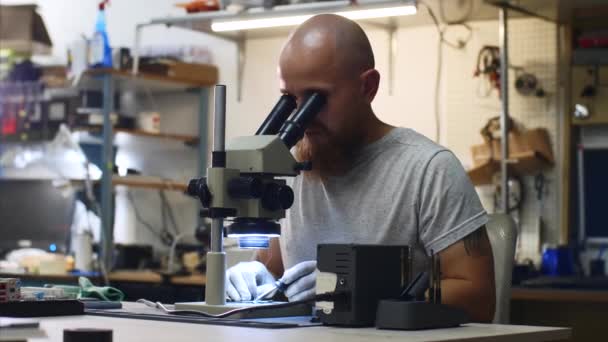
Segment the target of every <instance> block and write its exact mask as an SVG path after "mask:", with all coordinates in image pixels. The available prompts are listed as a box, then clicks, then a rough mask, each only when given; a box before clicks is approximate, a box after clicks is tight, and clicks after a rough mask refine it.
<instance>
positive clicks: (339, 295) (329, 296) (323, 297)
mask: <svg viewBox="0 0 608 342" xmlns="http://www.w3.org/2000/svg"><path fill="white" fill-rule="evenodd" d="M347 296H348V295H347V293H346V292H328V293H323V294H318V295H315V296H314V297H312V298H309V299H304V300H296V301H293V302H288V303H280V304H268V305H258V306H251V307H246V308H239V309H234V310H230V311H226V312H224V313H221V314H217V315H214V314H210V313H208V312H205V311H199V310H171V309H169V308H167V307H166V306H165V305H164V304H163V303H161V302H156V303H154V302H152V301H149V300H147V299H138V300H137V303H142V304H145V305H146V306H148V307H151V308H155V309H159V310H162V311H163V312H164V313H166V314H169V315H180V316H202V317H206V318H226V317H230V316H233V315H236V314H240V313H251V312H256V311H262V310H272V309H283V308H288V307H292V306H296V305H302V304H309V303H313V302H323V301H336V300H340V299H346V298H347Z"/></svg>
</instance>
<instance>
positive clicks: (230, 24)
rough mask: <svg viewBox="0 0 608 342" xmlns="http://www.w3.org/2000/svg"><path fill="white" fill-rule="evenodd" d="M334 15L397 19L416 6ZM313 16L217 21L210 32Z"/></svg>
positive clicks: (292, 21)
mask: <svg viewBox="0 0 608 342" xmlns="http://www.w3.org/2000/svg"><path fill="white" fill-rule="evenodd" d="M332 13H333V14H336V15H341V16H343V17H346V18H348V19H352V20H359V19H374V18H385V17H397V16H405V15H412V14H416V6H414V5H399V6H391V7H380V8H369V9H353V10H347V11H338V12H332ZM313 15H314V14H306V15H293V16H281V17H274V18H259V19H242V20H231V21H219V22H213V23H212V24H211V30H213V31H214V32H225V31H239V30H253V29H259V28H269V27H281V26H295V25H299V24H301V23H303V22H304V21H306V20H308V19H309V18H311V17H312V16H313Z"/></svg>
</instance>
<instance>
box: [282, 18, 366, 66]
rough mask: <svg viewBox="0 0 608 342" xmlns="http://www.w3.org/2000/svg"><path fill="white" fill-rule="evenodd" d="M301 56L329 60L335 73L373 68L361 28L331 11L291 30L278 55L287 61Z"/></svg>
mask: <svg viewBox="0 0 608 342" xmlns="http://www.w3.org/2000/svg"><path fill="white" fill-rule="evenodd" d="M303 57H308V58H313V59H314V60H315V61H317V62H318V63H322V64H325V65H327V64H331V65H332V67H333V68H334V71H336V72H337V73H338V74H342V73H348V74H351V73H360V72H363V71H366V70H369V69H373V68H374V65H375V62H374V53H373V51H372V47H371V44H370V43H369V40H368V39H367V36H366V35H365V32H363V29H361V27H360V26H359V25H358V24H357V23H355V22H354V21H352V20H349V19H347V18H344V17H342V16H338V15H333V14H321V15H317V16H314V17H312V18H310V19H308V20H307V21H305V22H304V23H302V24H301V25H300V26H298V28H297V29H296V30H295V31H293V32H292V34H291V35H290V36H289V39H288V41H287V44H285V47H284V48H283V51H282V52H281V57H280V65H281V66H282V67H283V66H284V65H289V64H291V63H294V62H296V61H298V63H301V62H302V61H303Z"/></svg>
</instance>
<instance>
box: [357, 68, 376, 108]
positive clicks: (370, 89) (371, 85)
mask: <svg viewBox="0 0 608 342" xmlns="http://www.w3.org/2000/svg"><path fill="white" fill-rule="evenodd" d="M360 77H361V88H362V89H361V92H362V95H363V97H364V98H365V100H366V101H367V102H368V103H372V101H373V100H374V98H375V97H376V93H378V87H379V86H380V73H379V72H378V70H376V69H369V70H367V71H365V72H363V73H362V74H361V76H360Z"/></svg>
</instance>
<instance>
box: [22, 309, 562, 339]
mask: <svg viewBox="0 0 608 342" xmlns="http://www.w3.org/2000/svg"><path fill="white" fill-rule="evenodd" d="M41 326H42V328H43V329H44V330H45V331H46V333H47V335H48V337H49V338H48V339H31V340H30V341H32V342H34V341H38V342H41V341H50V342H61V341H63V335H62V334H63V329H66V328H99V329H108V328H110V329H112V330H113V334H114V341H117V342H123V341H146V342H154V341H159V342H160V341H162V342H166V341H176V342H177V341H179V342H182V341H184V342H188V341H193V342H194V341H196V342H200V341H204V340H209V341H211V340H212V341H218V342H219V341H236V342H243V341H244V340H247V341H248V342H256V341H260V342H274V341H276V342H284V341H303V342H310V341H315V342H330V341H331V342H334V341H349V342H372V341H412V342H414V341H453V340H458V341H475V342H484V341H493V342H501V341H514V340H516V341H517V342H536V341H558V340H563V339H567V338H568V337H569V336H570V334H571V331H570V329H568V328H549V327H531V326H515V325H495V324H467V325H465V326H462V327H458V328H448V329H436V330H420V331H395V330H378V329H375V328H356V329H354V328H337V327H323V326H316V327H301V328H290V329H257V328H243V327H231V326H219V325H204V324H191V323H174V322H160V321H146V320H139V319H126V318H113V317H100V316H88V315H85V316H73V317H49V318H43V319H41Z"/></svg>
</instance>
